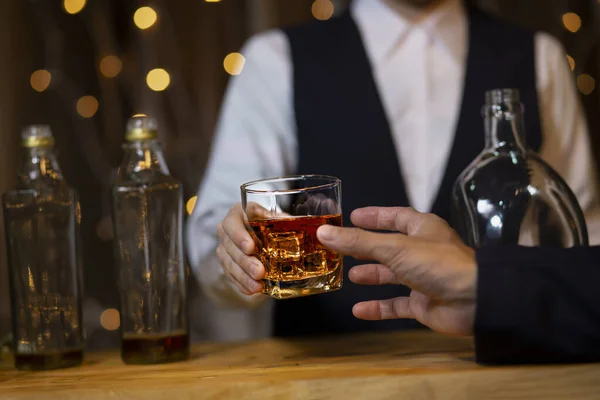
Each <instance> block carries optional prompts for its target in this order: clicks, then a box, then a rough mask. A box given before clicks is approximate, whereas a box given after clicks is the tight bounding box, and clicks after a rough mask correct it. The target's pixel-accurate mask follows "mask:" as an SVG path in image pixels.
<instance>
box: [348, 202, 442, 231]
mask: <svg viewBox="0 0 600 400" xmlns="http://www.w3.org/2000/svg"><path fill="white" fill-rule="evenodd" d="M350 219H351V220H352V223H353V224H354V225H356V226H358V227H359V228H364V229H373V230H385V231H396V232H401V233H404V234H407V235H412V234H416V233H419V227H423V226H431V227H432V228H433V227H441V226H447V224H446V222H445V221H444V220H443V219H441V218H439V217H438V216H436V215H434V214H424V213H420V212H418V211H416V210H415V209H413V208H410V207H365V208H359V209H356V210H354V211H353V212H352V214H351V215H350ZM448 228H449V227H448ZM428 230H431V229H428Z"/></svg>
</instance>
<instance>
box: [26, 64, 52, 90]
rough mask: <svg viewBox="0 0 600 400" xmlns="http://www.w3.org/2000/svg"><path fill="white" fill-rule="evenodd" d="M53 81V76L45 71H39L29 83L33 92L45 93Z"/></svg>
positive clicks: (32, 75) (35, 72) (34, 73)
mask: <svg viewBox="0 0 600 400" xmlns="http://www.w3.org/2000/svg"><path fill="white" fill-rule="evenodd" d="M51 81H52V74H50V72H48V71H46V70H45V69H38V70H37V71H33V73H32V74H31V77H30V78H29V83H30V84H31V87H32V88H33V90H35V91H37V92H43V91H44V90H46V89H48V87H49V86H50V82H51Z"/></svg>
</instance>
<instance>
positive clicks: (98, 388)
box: [0, 331, 600, 400]
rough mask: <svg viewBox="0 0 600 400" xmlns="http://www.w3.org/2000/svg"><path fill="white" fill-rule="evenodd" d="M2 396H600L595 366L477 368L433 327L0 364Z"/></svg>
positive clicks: (463, 346)
mask: <svg viewBox="0 0 600 400" xmlns="http://www.w3.org/2000/svg"><path fill="white" fill-rule="evenodd" d="M0 399H11V400H12V399H36V400H37V399H39V400H44V399H51V400H58V399H60V400H72V399H73V400H74V399H92V400H96V399H143V400H154V399H169V400H175V399H184V400H187V399H240V400H241V399H250V400H252V399H260V400H265V399H277V400H285V399H334V400H335V399H341V400H348V399H395V400H399V399H411V400H414V399H435V400H442V399H467V400H470V399H477V400H482V399H519V400H523V399H544V400H548V399H579V400H581V399H600V364H587V365H584V364H582V365H570V366H536V367H483V366H478V365H476V364H475V363H474V362H473V348H472V341H471V340H469V339H458V338H449V337H445V336H441V335H438V334H435V333H433V332H429V331H416V332H414V331H413V332H399V333H391V334H390V333H381V334H368V335H358V336H347V337H337V338H326V339H306V340H294V341H291V340H290V341H287V340H280V339H278V340H265V341H259V342H251V343H235V344H205V345H199V346H196V347H194V350H193V357H192V358H191V359H190V360H189V361H186V362H180V363H173V364H162V365H150V366H129V365H124V364H123V363H122V362H121V360H120V358H119V355H118V354H117V353H88V354H87V355H86V362H85V364H84V365H83V366H82V367H78V368H70V369H61V370H53V371H44V372H25V371H17V370H14V369H11V368H8V367H7V366H4V367H3V369H0Z"/></svg>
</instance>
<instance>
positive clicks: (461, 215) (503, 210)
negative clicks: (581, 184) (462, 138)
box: [452, 89, 588, 247]
mask: <svg viewBox="0 0 600 400" xmlns="http://www.w3.org/2000/svg"><path fill="white" fill-rule="evenodd" d="M485 100H486V102H485V107H484V109H483V111H484V117H485V148H484V149H483V151H482V152H481V153H480V154H479V155H478V156H477V158H475V160H474V161H473V162H472V163H471V164H470V165H469V166H468V167H467V168H466V169H465V170H464V171H463V172H462V174H461V175H460V176H459V178H458V179H457V180H456V182H455V184H454V189H453V195H452V205H453V209H452V211H453V222H454V225H455V227H456V228H457V230H458V231H459V233H460V235H461V237H462V238H463V240H464V241H465V242H467V243H468V244H469V245H470V246H473V247H480V246H487V245H522V246H552V247H572V246H586V245H587V244H588V235H587V228H586V224H585V219H584V217H583V213H582V211H581V208H580V207H579V204H578V202H577V199H576V198H575V195H574V194H573V192H572V191H571V189H570V188H569V187H568V186H567V184H566V183H565V181H564V180H563V179H562V178H561V177H560V176H559V175H558V173H556V172H555V171H554V170H553V169H552V168H551V167H550V166H549V165H548V164H546V163H545V162H544V161H543V160H542V159H541V158H540V157H539V156H538V155H537V154H535V153H534V152H533V151H531V150H528V149H527V148H526V144H525V134H524V125H523V106H522V104H521V102H520V99H519V91H518V90H516V89H497V90H491V91H488V92H486V95H485Z"/></svg>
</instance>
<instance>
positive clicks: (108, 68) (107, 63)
mask: <svg viewBox="0 0 600 400" xmlns="http://www.w3.org/2000/svg"><path fill="white" fill-rule="evenodd" d="M121 68H123V63H122V62H121V60H120V59H119V57H117V56H113V55H109V56H105V57H103V58H102V60H100V72H101V73H102V75H104V76H105V77H107V78H114V77H115V76H117V75H119V73H120V72H121Z"/></svg>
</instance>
